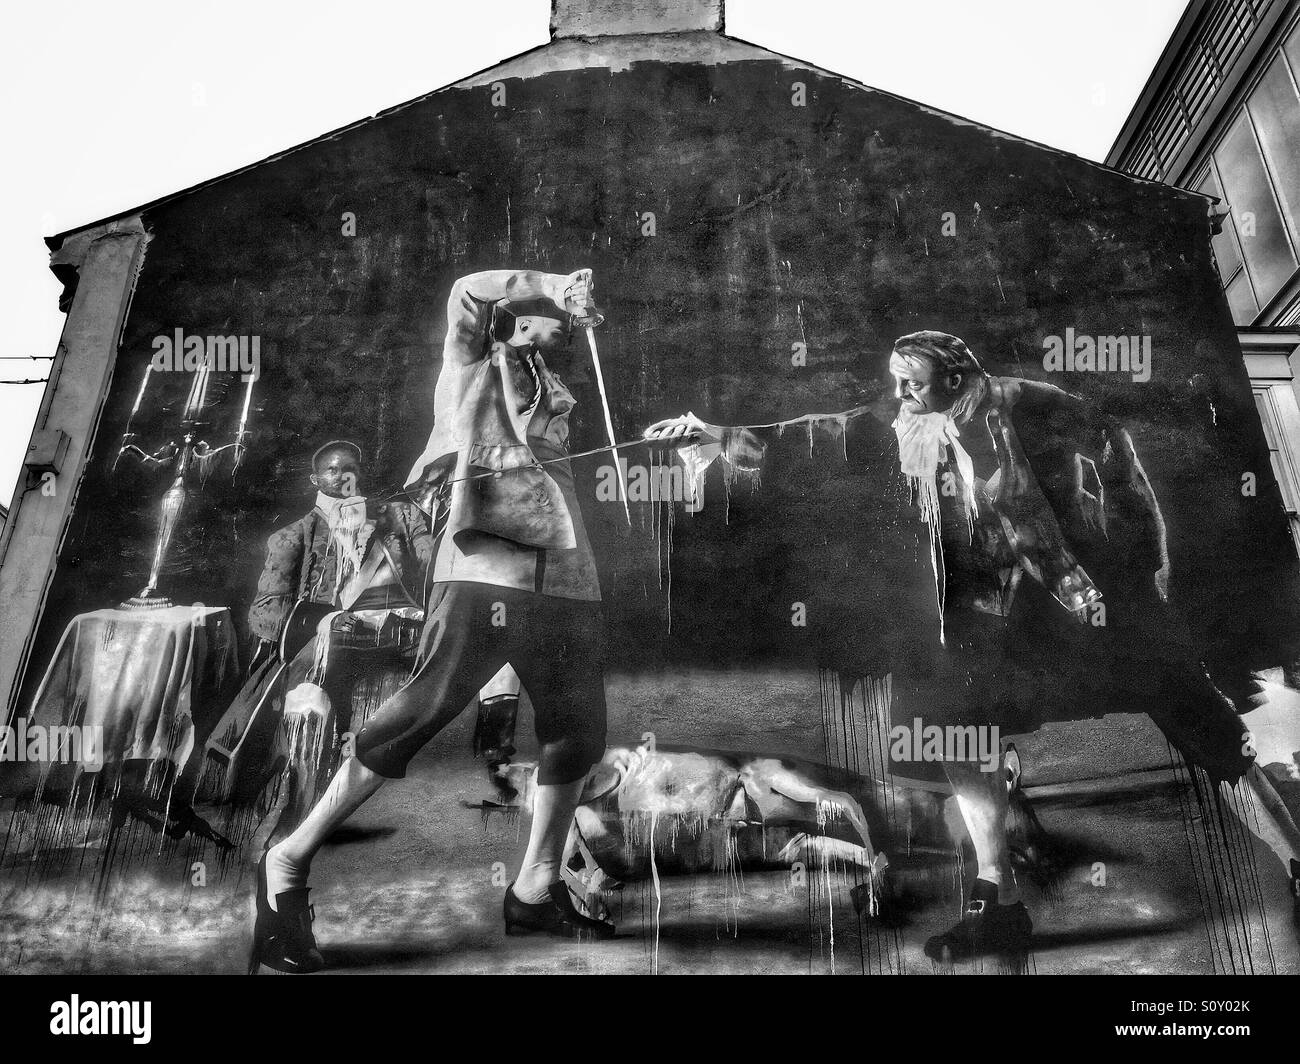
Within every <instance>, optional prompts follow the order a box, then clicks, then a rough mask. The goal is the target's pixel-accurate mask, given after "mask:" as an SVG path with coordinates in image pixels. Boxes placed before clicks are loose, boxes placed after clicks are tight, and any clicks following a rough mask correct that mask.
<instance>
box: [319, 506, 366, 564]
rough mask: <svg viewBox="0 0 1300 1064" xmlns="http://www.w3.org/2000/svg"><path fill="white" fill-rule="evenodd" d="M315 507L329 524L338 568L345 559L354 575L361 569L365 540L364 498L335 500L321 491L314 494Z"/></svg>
mask: <svg viewBox="0 0 1300 1064" xmlns="http://www.w3.org/2000/svg"><path fill="white" fill-rule="evenodd" d="M316 507H317V509H319V510H320V511H321V512H322V513H323V514H324V515H325V519H326V520H327V521H328V522H329V530H330V537H331V538H332V539H333V540H334V545H335V546H336V547H338V549H339V560H340V567H341V563H342V562H343V560H345V559H346V560H347V561H348V562H350V563H351V565H352V572H354V573H355V572H356V571H357V570H358V569H360V568H361V554H362V551H363V550H364V547H365V538H363V536H362V534H361V533H362V529H363V528H365V525H366V499H365V496H364V495H353V496H352V497H351V498H347V499H336V498H334V496H332V495H326V494H325V493H324V492H323V491H321V492H317V493H316ZM340 583H341V581H340Z"/></svg>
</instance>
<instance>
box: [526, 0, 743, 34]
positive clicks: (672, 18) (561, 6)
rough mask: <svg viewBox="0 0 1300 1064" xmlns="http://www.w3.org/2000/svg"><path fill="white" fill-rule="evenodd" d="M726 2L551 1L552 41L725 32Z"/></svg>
mask: <svg viewBox="0 0 1300 1064" xmlns="http://www.w3.org/2000/svg"><path fill="white" fill-rule="evenodd" d="M724 3H725V0H551V39H552V40H562V39H563V38H565V37H616V36H621V35H623V34H629V33H690V32H698V31H701V30H704V31H712V32H714V33H721V32H722V22H723V19H722V9H723V5H724Z"/></svg>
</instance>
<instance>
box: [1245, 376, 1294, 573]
mask: <svg viewBox="0 0 1300 1064" xmlns="http://www.w3.org/2000/svg"><path fill="white" fill-rule="evenodd" d="M1251 383H1252V384H1253V385H1254V392H1255V407H1256V409H1258V410H1259V420H1260V421H1261V422H1262V423H1263V426H1264V438H1265V439H1266V440H1267V441H1268V457H1269V461H1270V462H1271V463H1272V466H1273V475H1274V476H1275V477H1276V478H1277V486H1278V488H1279V489H1280V490H1281V493H1282V506H1283V508H1284V509H1285V510H1286V516H1287V523H1288V524H1289V525H1290V526H1291V537H1292V540H1293V542H1295V543H1296V545H1297V550H1300V510H1298V509H1297V496H1300V475H1298V473H1297V469H1296V456H1295V455H1294V454H1293V453H1292V448H1291V447H1289V446H1287V445H1286V442H1285V441H1286V439H1287V436H1286V432H1287V429H1288V428H1289V427H1290V428H1294V427H1295V426H1296V422H1297V421H1300V407H1298V406H1297V405H1296V397H1295V392H1294V390H1293V389H1292V387H1291V384H1290V382H1287V383H1280V382H1277V383H1268V382H1264V381H1252V382H1251Z"/></svg>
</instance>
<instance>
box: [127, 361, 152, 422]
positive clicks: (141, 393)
mask: <svg viewBox="0 0 1300 1064" xmlns="http://www.w3.org/2000/svg"><path fill="white" fill-rule="evenodd" d="M152 372H153V363H152V362H149V363H148V364H147V365H146V366H145V367H144V376H143V377H142V378H141V379H140V391H139V393H138V394H137V395H136V397H135V406H133V407H131V417H135V415H136V414H138V413H140V402H141V400H143V399H144V390H145V388H146V387H148V385H149V374H150V373H152Z"/></svg>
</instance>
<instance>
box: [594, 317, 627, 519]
mask: <svg viewBox="0 0 1300 1064" xmlns="http://www.w3.org/2000/svg"><path fill="white" fill-rule="evenodd" d="M586 332H587V345H588V346H589V347H590V348H591V364H592V365H593V366H594V367H595V369H596V387H597V388H598V389H599V390H600V405H601V409H602V410H603V411H604V414H605V433H606V435H607V436H608V437H609V442H610V445H611V446H616V445H617V443H618V441H617V440H616V439H615V438H614V419H613V417H612V416H611V415H610V412H609V396H608V395H607V394H606V393H605V375H604V374H603V373H602V372H601V371H600V352H599V351H597V350H596V330H595V329H594V328H593V327H592V326H590V325H589V326H587V329H586ZM614 469H615V471H616V472H617V474H618V494H619V497H620V498H621V499H622V500H623V512H624V513H625V514H626V515H627V523H628V525H629V526H631V524H632V509H631V507H630V506H629V505H628V501H627V484H626V483H625V482H624V480H623V464H622V462H620V461H619V458H618V452H617V451H615V452H614Z"/></svg>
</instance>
